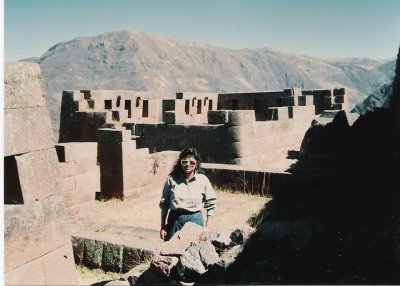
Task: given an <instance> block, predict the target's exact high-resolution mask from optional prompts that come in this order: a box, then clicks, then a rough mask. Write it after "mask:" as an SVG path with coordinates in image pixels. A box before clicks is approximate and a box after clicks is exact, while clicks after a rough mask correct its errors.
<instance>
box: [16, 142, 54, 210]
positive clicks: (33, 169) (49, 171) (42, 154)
mask: <svg viewBox="0 0 400 286" xmlns="http://www.w3.org/2000/svg"><path fill="white" fill-rule="evenodd" d="M15 159H16V162H17V168H18V176H19V182H20V185H21V191H22V197H23V200H24V203H25V204H28V203H30V202H33V201H37V200H41V199H43V198H47V197H49V196H51V195H54V194H57V193H59V194H61V191H60V190H59V189H57V184H56V180H57V179H58V177H59V172H58V161H57V155H56V152H55V149H54V148H51V149H48V150H44V151H35V152H30V153H26V154H23V155H20V156H16V157H15Z"/></svg>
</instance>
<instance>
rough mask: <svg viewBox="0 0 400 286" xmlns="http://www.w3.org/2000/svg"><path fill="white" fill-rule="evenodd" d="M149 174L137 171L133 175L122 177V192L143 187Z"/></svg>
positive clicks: (147, 180) (148, 178) (147, 181)
mask: <svg viewBox="0 0 400 286" xmlns="http://www.w3.org/2000/svg"><path fill="white" fill-rule="evenodd" d="M150 176H151V174H150V173H149V172H148V171H145V172H143V171H142V170H138V171H137V172H136V174H134V175H127V176H124V190H128V189H132V188H137V187H140V186H144V185H146V184H148V183H150V182H149V180H150Z"/></svg>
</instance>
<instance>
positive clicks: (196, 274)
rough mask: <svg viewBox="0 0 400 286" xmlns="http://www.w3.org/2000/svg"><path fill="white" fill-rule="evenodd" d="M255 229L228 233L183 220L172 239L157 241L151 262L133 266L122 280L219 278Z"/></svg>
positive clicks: (178, 281) (166, 281)
mask: <svg viewBox="0 0 400 286" xmlns="http://www.w3.org/2000/svg"><path fill="white" fill-rule="evenodd" d="M254 232H255V229H254V228H251V227H249V226H246V227H242V228H237V229H236V230H234V231H233V232H232V233H230V234H227V233H223V232H219V231H216V230H213V231H207V230H205V229H204V228H203V227H201V226H199V225H197V224H194V223H190V222H189V223H186V224H185V226H184V227H183V228H182V230H180V231H179V232H177V233H176V234H175V235H174V236H173V237H172V238H171V240H169V241H166V242H164V243H162V245H160V247H159V249H157V254H156V255H155V256H154V258H153V260H152V262H151V263H150V265H141V266H139V267H136V268H134V269H133V270H131V271H130V272H128V273H126V274H124V275H123V276H122V277H121V280H125V281H127V282H129V284H130V285H135V284H136V285H137V284H185V283H194V282H207V281H208V282H212V281H214V280H220V279H221V278H222V277H223V276H224V274H225V272H226V270H227V268H228V267H229V266H230V265H231V264H232V263H233V262H234V261H235V258H236V257H237V256H238V255H239V254H240V253H241V251H242V249H243V246H244V244H245V242H246V241H247V240H248V238H249V237H250V236H251V234H253V233H254ZM126 284H127V283H126Z"/></svg>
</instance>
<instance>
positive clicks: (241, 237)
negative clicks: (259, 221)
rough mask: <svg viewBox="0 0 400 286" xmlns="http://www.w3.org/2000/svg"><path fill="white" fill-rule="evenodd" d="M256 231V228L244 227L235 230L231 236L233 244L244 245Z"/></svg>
mask: <svg viewBox="0 0 400 286" xmlns="http://www.w3.org/2000/svg"><path fill="white" fill-rule="evenodd" d="M255 231H256V229H255V228H253V227H251V226H242V227H240V228H237V229H235V230H234V231H233V232H232V233H231V235H230V238H231V240H232V242H234V243H236V244H243V243H244V242H246V241H247V240H248V239H249V238H250V236H251V235H252V234H253V233H254V232H255Z"/></svg>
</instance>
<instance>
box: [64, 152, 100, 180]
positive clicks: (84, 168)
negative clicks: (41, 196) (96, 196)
mask: <svg viewBox="0 0 400 286" xmlns="http://www.w3.org/2000/svg"><path fill="white" fill-rule="evenodd" d="M59 169H60V177H61V178H66V177H70V176H75V175H77V174H82V173H86V172H90V171H96V170H98V171H100V167H99V165H97V154H96V157H92V158H87V159H83V160H79V161H70V162H61V163H59Z"/></svg>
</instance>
